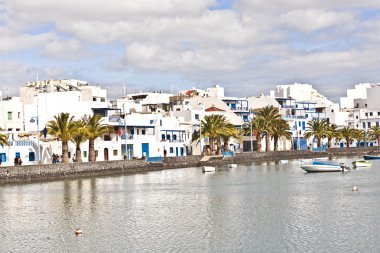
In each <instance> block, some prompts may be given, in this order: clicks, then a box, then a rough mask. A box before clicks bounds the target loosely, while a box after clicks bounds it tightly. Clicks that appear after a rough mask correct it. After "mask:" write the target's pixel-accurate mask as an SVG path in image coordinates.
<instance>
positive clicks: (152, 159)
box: [146, 156, 163, 163]
mask: <svg viewBox="0 0 380 253" xmlns="http://www.w3.org/2000/svg"><path fill="white" fill-rule="evenodd" d="M146 161H147V162H148V163H162V161H163V159H162V156H156V157H147V158H146Z"/></svg>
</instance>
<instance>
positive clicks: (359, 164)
mask: <svg viewBox="0 0 380 253" xmlns="http://www.w3.org/2000/svg"><path fill="white" fill-rule="evenodd" d="M352 165H353V166H354V168H357V167H370V166H371V165H372V163H371V162H369V161H364V160H358V161H354V162H352Z"/></svg>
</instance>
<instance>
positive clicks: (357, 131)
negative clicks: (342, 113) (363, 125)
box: [352, 129, 366, 147]
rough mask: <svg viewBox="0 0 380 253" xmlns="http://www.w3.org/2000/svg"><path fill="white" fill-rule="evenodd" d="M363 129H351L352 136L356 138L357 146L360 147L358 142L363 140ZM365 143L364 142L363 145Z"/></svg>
mask: <svg viewBox="0 0 380 253" xmlns="http://www.w3.org/2000/svg"><path fill="white" fill-rule="evenodd" d="M364 135H365V134H364V130H361V129H353V131H352V138H353V139H356V140H357V141H358V147H361V145H360V142H361V141H362V140H364ZM365 145H366V144H365V143H364V146H365Z"/></svg>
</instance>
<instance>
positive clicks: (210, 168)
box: [202, 166, 215, 172]
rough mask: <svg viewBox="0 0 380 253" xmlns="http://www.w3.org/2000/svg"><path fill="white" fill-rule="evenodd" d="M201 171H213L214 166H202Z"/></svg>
mask: <svg viewBox="0 0 380 253" xmlns="http://www.w3.org/2000/svg"><path fill="white" fill-rule="evenodd" d="M202 172H215V167H213V166H202Z"/></svg>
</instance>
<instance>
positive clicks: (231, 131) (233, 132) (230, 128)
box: [221, 123, 240, 151]
mask: <svg viewBox="0 0 380 253" xmlns="http://www.w3.org/2000/svg"><path fill="white" fill-rule="evenodd" d="M221 137H222V139H223V144H224V151H228V150H229V147H228V142H229V140H230V139H231V138H235V139H240V132H239V130H237V129H236V128H235V126H234V125H232V124H231V123H227V124H226V125H225V129H224V133H223V134H222V135H221Z"/></svg>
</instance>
